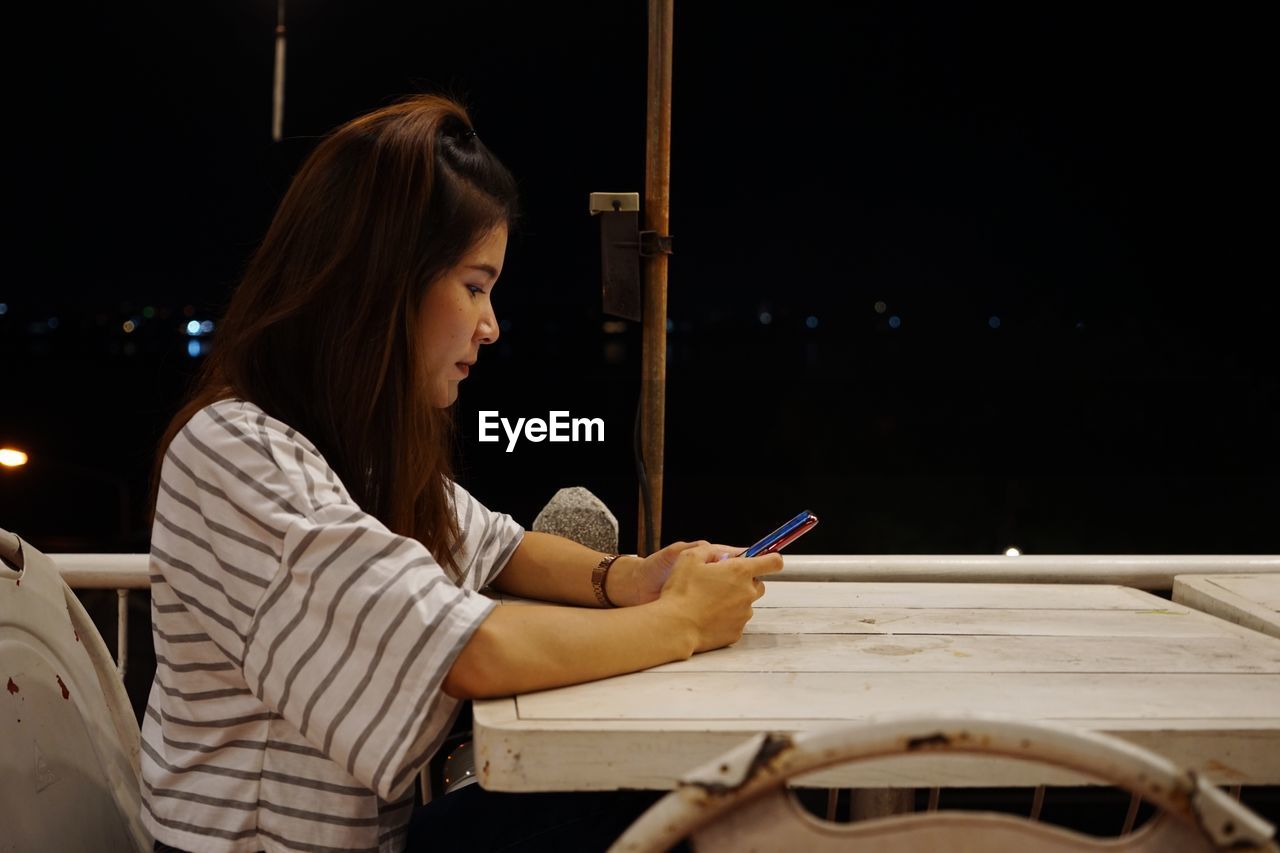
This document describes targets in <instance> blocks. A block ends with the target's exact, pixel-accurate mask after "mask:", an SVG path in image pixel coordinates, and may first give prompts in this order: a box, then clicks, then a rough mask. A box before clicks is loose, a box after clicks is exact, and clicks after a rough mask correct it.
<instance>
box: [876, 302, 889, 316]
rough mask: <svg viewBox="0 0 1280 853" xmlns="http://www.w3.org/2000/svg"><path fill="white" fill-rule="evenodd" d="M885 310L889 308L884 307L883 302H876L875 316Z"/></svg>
mask: <svg viewBox="0 0 1280 853" xmlns="http://www.w3.org/2000/svg"><path fill="white" fill-rule="evenodd" d="M887 310H889V306H888V305H885V304H884V303H883V302H877V303H876V313H877V314H883V313H884V312H885V311H887Z"/></svg>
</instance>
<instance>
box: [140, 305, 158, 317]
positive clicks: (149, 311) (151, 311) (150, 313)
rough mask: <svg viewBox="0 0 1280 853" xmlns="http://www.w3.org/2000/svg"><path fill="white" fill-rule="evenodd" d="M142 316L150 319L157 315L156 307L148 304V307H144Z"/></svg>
mask: <svg viewBox="0 0 1280 853" xmlns="http://www.w3.org/2000/svg"><path fill="white" fill-rule="evenodd" d="M142 316H143V317H146V318H147V319H148V320H150V319H151V318H152V317H154V316H156V309H155V308H153V307H151V306H150V305H148V306H147V307H146V308H143V309H142Z"/></svg>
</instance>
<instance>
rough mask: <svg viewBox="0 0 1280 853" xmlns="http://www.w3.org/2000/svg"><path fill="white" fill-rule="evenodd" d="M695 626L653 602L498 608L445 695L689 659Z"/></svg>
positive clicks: (478, 693)
mask: <svg viewBox="0 0 1280 853" xmlns="http://www.w3.org/2000/svg"><path fill="white" fill-rule="evenodd" d="M697 636H698V632H697V627H696V626H695V625H694V624H693V623H691V622H689V621H688V620H687V619H685V618H682V617H681V616H680V615H679V614H678V613H677V612H676V611H675V610H673V609H672V608H671V607H667V606H664V605H663V604H662V602H660V601H655V602H651V603H649V604H644V605H640V606H638V607H627V608H619V609H617V610H592V609H586V608H577V607H548V606H544V605H536V604H530V605H515V604H509V605H499V606H497V607H495V608H494V609H493V610H492V611H491V612H490V614H489V616H488V617H487V618H486V619H485V620H484V622H483V623H481V625H480V627H479V628H477V629H476V632H475V633H474V634H473V635H472V637H471V640H470V641H469V642H468V643H467V645H466V647H464V648H463V650H462V652H461V654H459V655H458V657H457V659H456V660H455V661H454V664H453V667H452V669H450V671H449V674H448V676H447V677H446V678H445V682H444V691H445V692H446V693H448V694H449V695H450V696H453V697H455V698H458V699H486V698H492V697H495V696H510V695H513V694H517V693H527V692H529V691H532V690H544V689H547V688H551V687H563V686H565V685H568V684H578V683H581V682H584V681H593V680H595V679H598V678H607V677H609V676H612V675H621V674H622V673H626V672H635V671H637V670H641V669H646V668H648V667H651V666H657V665H659V664H663V663H668V662H670V661H674V660H684V659H686V658H688V657H689V656H690V655H692V654H693V652H694V650H695V648H696V646H697Z"/></svg>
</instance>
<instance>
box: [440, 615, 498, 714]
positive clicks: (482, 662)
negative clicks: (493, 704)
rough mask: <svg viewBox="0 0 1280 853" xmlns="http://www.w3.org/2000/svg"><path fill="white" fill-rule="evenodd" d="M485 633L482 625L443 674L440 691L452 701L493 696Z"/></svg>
mask: <svg viewBox="0 0 1280 853" xmlns="http://www.w3.org/2000/svg"><path fill="white" fill-rule="evenodd" d="M487 633H488V632H487V631H485V626H484V625H481V626H480V627H479V628H478V629H476V632H475V633H474V634H472V635H471V639H470V640H468V641H467V644H466V645H465V646H463V647H462V651H461V652H459V653H458V656H457V657H456V658H454V659H453V666H451V667H449V672H448V673H446V674H445V677H444V683H443V684H441V687H440V689H442V690H443V691H444V692H445V693H446V694H447V695H449V696H451V697H453V698H454V699H487V698H489V697H490V696H492V695H494V694H493V692H492V691H493V685H491V684H490V683H489V681H490V678H489V675H490V674H491V673H492V671H493V661H492V658H491V656H490V655H489V654H487V652H486V649H487V648H488V646H489V637H488V636H487Z"/></svg>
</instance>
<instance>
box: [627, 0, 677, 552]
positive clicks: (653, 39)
mask: <svg viewBox="0 0 1280 853" xmlns="http://www.w3.org/2000/svg"><path fill="white" fill-rule="evenodd" d="M673 6H674V0H649V79H648V111H647V116H646V122H645V123H646V139H645V173H644V204H643V205H642V207H643V210H644V228H645V230H646V231H654V232H656V233H657V234H659V235H665V234H667V233H668V231H667V227H668V212H669V211H668V202H669V195H668V193H669V190H670V183H671V31H672V24H673V22H674V18H675V11H674V8H673ZM642 264H643V271H644V309H643V310H644V314H643V316H644V320H643V327H642V331H643V344H642V349H641V358H642V360H643V361H642V364H643V367H642V368H641V370H642V373H641V378H640V384H641V397H642V401H641V406H642V409H641V414H640V417H641V422H640V441H641V446H642V448H643V454H644V465H645V471H646V472H647V473H648V475H649V494H650V501H651V504H652V506H651V509H652V512H653V518H652V519H651V521H652V526H651V527H652V530H653V541H652V542H650V543H647V542H645V541H644V539H645V535H644V531H645V502H644V499H643V496H642V497H641V501H640V527H639V531H640V532H639V539H640V544H639V547H638V548H637V549H636V552H637V553H639V554H641V555H642V556H643V555H645V554H647V553H648V551H649V548H651V547H652V548H658V547H660V546H661V543H662V457H663V430H664V429H665V422H666V378H667V255H666V253H665V252H654V253H653V254H652V255H651V256H648V257H645V258H643V259H642Z"/></svg>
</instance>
